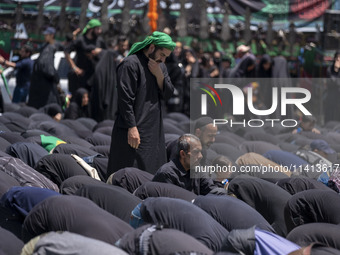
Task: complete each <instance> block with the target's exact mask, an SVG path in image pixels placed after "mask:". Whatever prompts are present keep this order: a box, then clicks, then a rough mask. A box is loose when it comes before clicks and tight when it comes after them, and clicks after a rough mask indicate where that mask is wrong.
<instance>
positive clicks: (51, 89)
mask: <svg viewBox="0 0 340 255" xmlns="http://www.w3.org/2000/svg"><path fill="white" fill-rule="evenodd" d="M58 48H60V45H59V44H49V43H46V44H44V45H43V46H42V48H41V50H40V55H39V58H38V59H37V60H36V61H35V63H34V66H33V73H32V76H31V86H30V90H29V97H28V103H27V105H28V106H32V107H34V108H37V109H39V108H40V107H43V106H45V105H47V104H50V103H58V102H59V99H58V92H57V84H58V83H59V75H58V72H57V70H56V69H55V67H54V53H55V52H56V51H57V50H58Z"/></svg>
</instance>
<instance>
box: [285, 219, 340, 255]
mask: <svg viewBox="0 0 340 255" xmlns="http://www.w3.org/2000/svg"><path fill="white" fill-rule="evenodd" d="M287 239H288V240H289V241H292V242H294V243H296V244H298V245H300V246H308V245H310V244H312V243H321V244H324V245H326V246H329V247H333V248H335V249H338V250H340V226H339V225H335V224H329V223H309V224H304V225H301V226H299V227H296V228H294V229H293V230H292V231H291V232H289V234H288V235H287ZM339 252H340V251H339Z"/></svg>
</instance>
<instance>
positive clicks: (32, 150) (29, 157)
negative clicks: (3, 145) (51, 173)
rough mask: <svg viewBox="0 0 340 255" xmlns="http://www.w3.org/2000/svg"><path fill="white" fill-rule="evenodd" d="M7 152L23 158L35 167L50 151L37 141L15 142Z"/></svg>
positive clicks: (26, 162)
mask: <svg viewBox="0 0 340 255" xmlns="http://www.w3.org/2000/svg"><path fill="white" fill-rule="evenodd" d="M6 152H7V154H9V155H11V156H13V157H15V158H19V159H21V160H22V161H23V162H24V163H25V164H27V165H29V166H30V167H34V166H35V164H36V163H37V162H38V161H39V160H40V159H41V158H42V157H44V156H46V155H48V152H47V151H46V150H45V149H44V148H43V147H41V146H40V145H38V144H35V143H14V144H12V145H11V146H9V147H8V148H7V150H6Z"/></svg>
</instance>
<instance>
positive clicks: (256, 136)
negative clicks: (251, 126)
mask: <svg viewBox="0 0 340 255" xmlns="http://www.w3.org/2000/svg"><path fill="white" fill-rule="evenodd" d="M244 138H245V139H247V140H249V141H263V142H268V143H271V144H275V145H276V144H279V143H280V139H278V138H277V137H276V136H274V135H271V134H268V133H262V132H261V133H254V132H251V133H246V134H245V135H244Z"/></svg>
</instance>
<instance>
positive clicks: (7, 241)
mask: <svg viewBox="0 0 340 255" xmlns="http://www.w3.org/2000/svg"><path fill="white" fill-rule="evenodd" d="M23 247H24V243H23V242H22V241H21V240H20V239H19V238H17V237H16V236H15V235H13V234H12V233H11V232H9V231H8V230H6V229H3V228H0V253H3V254H8V255H9V254H20V253H21V249H22V248H23Z"/></svg>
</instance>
